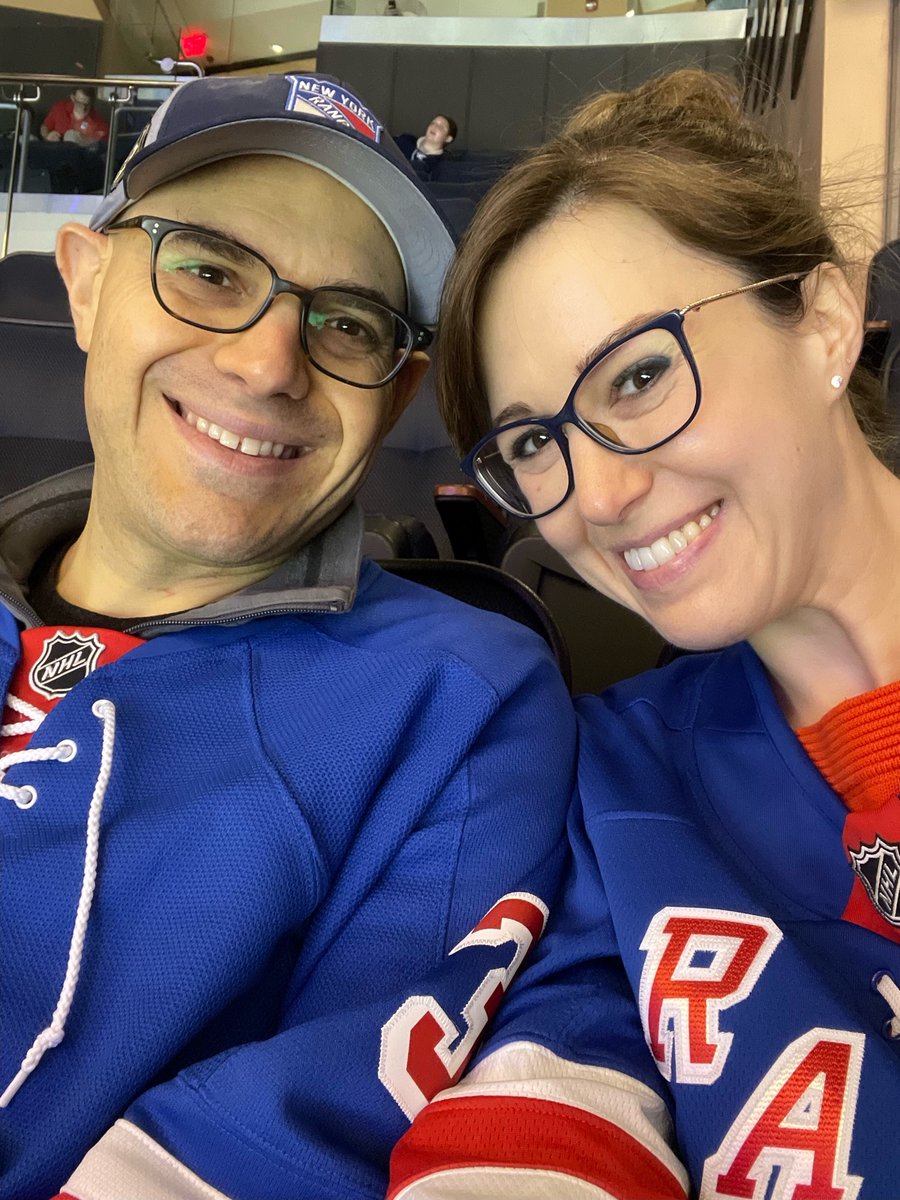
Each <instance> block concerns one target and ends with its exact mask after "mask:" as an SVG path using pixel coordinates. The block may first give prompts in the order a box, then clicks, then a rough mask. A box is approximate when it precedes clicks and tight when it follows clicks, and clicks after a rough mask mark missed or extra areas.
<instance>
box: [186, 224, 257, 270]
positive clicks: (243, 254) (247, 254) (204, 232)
mask: <svg viewBox="0 0 900 1200" xmlns="http://www.w3.org/2000/svg"><path fill="white" fill-rule="evenodd" d="M169 236H170V237H172V238H178V239H179V240H183V241H185V242H187V243H190V242H195V243H197V244H198V245H201V246H202V245H203V244H204V243H205V242H211V241H216V242H221V243H222V246H221V247H217V250H218V251H219V252H220V253H221V254H222V255H223V257H226V258H230V259H231V261H232V262H235V263H254V262H256V261H257V258H258V257H259V256H258V255H255V254H254V253H252V252H251V251H250V250H245V249H244V247H243V246H242V245H240V244H239V243H238V242H237V241H236V240H235V238H234V237H233V236H232V235H231V234H229V233H225V232H224V231H223V230H219V229H210V228H209V226H207V225H203V226H194V227H193V228H191V229H178V230H175V231H174V232H173V233H171V234H169Z"/></svg>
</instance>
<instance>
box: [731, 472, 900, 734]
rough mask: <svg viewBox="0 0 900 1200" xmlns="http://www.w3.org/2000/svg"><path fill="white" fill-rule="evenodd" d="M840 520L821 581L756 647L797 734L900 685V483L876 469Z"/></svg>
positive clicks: (850, 495)
mask: <svg viewBox="0 0 900 1200" xmlns="http://www.w3.org/2000/svg"><path fill="white" fill-rule="evenodd" d="M867 466H868V467H869V469H866V470H864V471H862V472H859V473H856V472H854V473H853V474H852V475H851V478H854V479H855V480H856V482H855V484H854V485H853V486H852V487H851V488H850V489H849V490H847V491H844V493H843V496H842V500H843V503H842V506H841V511H840V512H839V513H832V514H822V526H821V528H822V530H823V537H822V540H823V547H824V543H825V539H826V538H827V542H828V552H827V555H826V553H825V550H824V548H823V558H825V559H826V565H825V569H824V572H823V576H822V578H820V579H819V580H817V581H816V584H815V587H814V588H813V590H812V594H811V595H810V597H809V600H808V602H807V603H804V604H803V605H802V606H800V607H797V608H795V609H794V610H793V611H791V612H790V613H787V614H786V615H785V616H783V617H780V618H779V619H778V620H776V621H773V622H772V623H771V624H769V625H767V626H766V627H765V628H764V629H761V630H760V631H759V632H758V633H757V634H754V635H753V636H751V637H750V639H749V640H750V643H751V645H752V646H753V648H754V649H755V650H756V652H757V654H758V655H759V656H760V658H761V660H762V662H763V664H764V665H765V667H766V669H767V670H768V672H769V674H770V676H771V678H772V682H773V685H774V687H775V692H776V695H777V696H778V698H779V702H780V704H781V707H782V709H783V710H784V713H785V716H786V717H787V719H788V721H789V722H790V723H791V725H792V726H794V727H795V728H797V727H799V726H802V725H808V724H811V723H813V722H814V721H817V720H819V718H820V717H822V716H823V715H824V714H825V713H826V712H828V711H829V709H831V708H833V707H834V706H835V705H836V704H839V703H840V702H841V701H842V700H845V699H846V698H847V697H848V696H857V695H860V694H862V693H863V692H868V691H871V690H872V689H873V688H876V687H882V686H883V685H884V684H887V683H892V682H894V681H895V680H897V679H900V480H898V479H897V478H896V477H895V476H894V475H892V474H891V473H890V472H889V471H887V470H886V469H885V468H883V467H881V466H879V465H877V464H876V463H875V462H874V460H871V459H870V463H869V464H867Z"/></svg>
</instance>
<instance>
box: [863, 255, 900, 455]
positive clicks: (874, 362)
mask: <svg viewBox="0 0 900 1200" xmlns="http://www.w3.org/2000/svg"><path fill="white" fill-rule="evenodd" d="M866 325H867V327H869V329H870V330H871V332H870V334H869V335H868V337H867V346H866V348H865V350H864V354H863V357H864V359H865V360H866V361H867V362H868V365H869V366H870V367H872V368H873V369H874V370H875V371H876V373H877V374H878V377H879V379H880V381H881V390H882V395H883V397H884V404H885V410H886V412H887V414H888V424H889V428H890V431H891V433H892V434H893V435H894V437H895V439H896V441H895V444H894V446H893V448H892V452H891V455H890V461H891V465H892V466H893V468H894V470H895V471H897V470H898V469H900V239H898V240H897V241H893V242H888V243H887V245H886V246H882V248H881V249H880V250H879V251H878V253H877V254H876V255H875V257H874V258H873V259H872V265H871V266H870V268H869V282H868V291H867V295H866Z"/></svg>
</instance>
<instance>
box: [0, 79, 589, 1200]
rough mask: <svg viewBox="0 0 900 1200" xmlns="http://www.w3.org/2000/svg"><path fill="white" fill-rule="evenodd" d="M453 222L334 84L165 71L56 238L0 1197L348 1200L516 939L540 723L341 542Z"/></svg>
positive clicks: (487, 1000) (376, 1192)
mask: <svg viewBox="0 0 900 1200" xmlns="http://www.w3.org/2000/svg"><path fill="white" fill-rule="evenodd" d="M451 249H452V247H451V241H450V238H449V236H448V234H447V232H446V229H445V227H444V225H443V224H442V222H441V220H440V218H439V217H438V216H437V215H436V213H435V211H434V210H433V208H432V207H431V205H430V203H429V201H428V200H427V199H426V198H425V197H424V195H423V193H422V192H421V191H420V189H419V185H418V183H417V182H416V180H415V179H414V177H413V176H412V175H411V174H410V173H409V172H408V170H407V168H406V166H405V164H404V163H403V161H402V158H401V157H400V156H399V154H398V153H397V151H396V150H395V148H394V146H393V143H392V141H391V139H390V138H389V137H387V135H386V134H385V133H384V131H383V128H382V126H381V124H380V122H379V121H378V120H377V118H376V117H375V116H374V115H373V114H372V113H371V112H370V111H369V109H368V108H367V107H366V105H365V104H364V103H363V102H362V101H361V100H360V99H359V98H358V97H357V96H354V95H352V94H351V93H350V92H348V91H347V90H346V89H344V88H342V87H341V86H340V85H339V84H338V83H337V82H336V81H334V80H328V79H327V78H326V77H322V76H314V75H293V76H260V77H249V78H243V79H227V78H213V79H203V80H197V81H195V82H191V83H189V84H186V85H185V86H184V87H182V88H181V89H180V90H178V91H177V92H176V93H175V94H174V95H173V96H172V97H171V98H170V99H169V100H168V101H167V102H166V104H165V105H163V107H162V108H161V109H160V110H159V112H158V113H157V114H156V115H155V116H154V119H153V121H152V122H151V124H150V126H149V127H148V130H147V131H146V132H145V134H144V135H142V138H141V140H140V143H139V145H138V147H137V148H136V151H135V153H134V154H133V156H132V157H131V158H130V160H129V161H128V162H127V163H126V164H125V166H124V167H123V170H122V172H121V177H120V179H119V181H118V183H117V185H116V187H115V189H114V190H113V192H112V193H111V194H110V195H109V196H108V197H107V198H106V199H105V200H104V201H103V202H102V204H101V206H100V208H99V210H98V212H97V214H96V216H95V218H94V221H93V223H92V228H91V229H87V228H85V227H83V226H80V225H68V226H66V227H65V228H64V229H63V230H62V231H61V233H60V236H59V242H58V249H57V261H58V263H59V266H60V270H61V272H62V274H63V277H64V279H65V282H66V284H67V286H68V289H69V295H70V300H71V306H72V313H73V318H74V322H75V328H76V333H77V337H78V340H79V343H80V345H81V346H82V347H83V348H84V349H85V350H87V353H88V358H87V371H86V377H85V401H86V406H87V415H88V425H89V428H90V430H91V435H92V439H93V442H94V449H95V454H96V466H95V469H94V472H93V478H91V476H90V473H89V472H87V471H82V470H79V471H75V472H71V473H68V474H65V475H62V476H57V477H56V478H54V479H53V480H50V481H49V482H47V483H46V484H42V485H39V486H38V487H36V488H32V489H29V490H26V491H25V492H21V493H18V494H17V495H16V496H14V497H12V498H10V499H9V500H7V501H6V502H5V503H4V504H3V505H2V506H0V559H2V563H3V574H4V578H3V580H2V582H0V593H2V595H0V669H2V671H3V673H4V677H5V679H6V680H7V682H6V685H5V686H6V694H7V712H6V720H5V724H4V725H3V727H2V734H3V737H4V745H3V746H2V749H3V751H4V753H3V754H2V757H0V780H2V782H0V799H2V800H3V801H4V804H3V807H2V808H0V820H2V822H3V824H2V839H3V840H2V846H0V854H2V862H3V892H2V902H0V945H2V947H3V964H4V969H3V971H2V972H0V1013H2V1021H3V1025H2V1037H0V1091H2V1094H0V1146H2V1152H0V1194H2V1195H3V1197H4V1200H25V1198H26V1197H28V1198H31V1200H33V1198H34V1197H41V1196H44V1197H49V1196H51V1195H53V1194H54V1193H55V1192H60V1193H61V1194H65V1195H66V1196H72V1197H76V1198H77V1200H121V1198H127V1200H159V1198H160V1197H167V1198H169V1200H173V1198H175V1197H177V1198H178V1200H194V1198H197V1200H199V1198H200V1197H203V1198H204V1200H221V1198H223V1197H229V1198H231V1200H267V1198H270V1197H271V1198H275V1197H279V1198H283V1197H287V1196H298V1197H299V1196H303V1197H304V1198H308V1200H326V1198H331V1197H334V1198H338V1197H340V1198H341V1200H346V1198H347V1197H378V1196H381V1195H382V1193H383V1188H384V1184H385V1178H386V1165H387V1158H388V1153H389V1150H390V1147H391V1145H392V1144H393V1142H394V1141H396V1139H397V1138H398V1137H399V1136H400V1135H401V1133H402V1132H403V1131H404V1129H405V1128H406V1127H407V1125H408V1121H409V1119H410V1118H411V1117H412V1115H414V1113H415V1112H416V1111H418V1110H419V1109H420V1108H421V1107H422V1106H423V1105H424V1103H425V1101H426V1099H427V1098H428V1097H429V1096H431V1095H433V1094H434V1093H435V1092H436V1091H438V1090H439V1089H440V1088H442V1087H444V1086H446V1085H447V1084H448V1083H449V1082H450V1081H451V1080H452V1079H454V1078H456V1076H457V1075H458V1074H459V1072H460V1071H461V1070H462V1067H463V1065H464V1063H465V1061H466V1059H467V1057H468V1055H469V1054H470V1053H471V1050H472V1048H473V1046H474V1042H475V1040H476V1039H477V1037H478V1035H479V1033H480V1031H481V1029H482V1028H483V1026H484V1023H485V1021H486V1018H487V1014H489V1013H490V1012H492V1011H493V1009H494V1007H495V1006H496V1004H497V1002H498V1001H499V999H500V997H501V996H502V993H503V991H504V990H505V988H506V986H507V984H508V983H509V981H510V980H511V978H512V976H513V974H514V973H515V971H516V970H517V968H518V966H519V965H520V963H521V960H522V958H523V956H524V954H525V953H526V952H527V950H528V948H529V946H530V945H531V943H532V942H533V941H534V940H535V938H536V937H537V936H539V934H540V932H541V928H542V926H543V921H544V916H545V912H546V906H547V903H548V901H549V900H550V899H551V898H552V893H553V890H554V887H555V883H556V877H557V875H558V873H559V866H560V863H559V854H560V844H561V841H562V837H561V834H562V823H563V812H564V808H565V806H566V800H567V794H568V792H569V789H570V784H571V781H570V778H569V773H570V761H571V753H572V736H573V731H572V724H571V718H570V715H569V710H568V705H567V700H566V697H565V695H564V694H561V693H562V689H561V687H560V681H559V679H558V678H557V676H556V672H555V669H554V666H553V664H552V662H551V661H549V659H548V656H547V655H546V654H545V653H544V651H543V649H542V647H541V646H540V645H536V644H535V641H534V639H533V637H532V636H531V635H530V634H529V633H528V632H527V631H525V630H524V629H520V628H519V627H516V626H512V625H511V624H509V623H507V622H505V621H502V620H500V619H496V618H494V617H492V616H489V615H488V614H484V613H479V612H476V611H474V610H472V609H469V608H467V607H465V606H462V605H459V604H457V603H455V602H452V601H450V600H447V599H445V598H444V597H441V596H439V595H437V594H436V593H431V592H429V591H426V590H424V589H420V588H418V587H416V586H413V585H410V584H407V583H404V582H401V581H399V580H397V579H395V578H394V577H392V576H389V575H386V574H385V573H383V572H382V571H380V570H379V569H378V568H377V567H376V566H374V564H372V563H363V564H362V566H361V567H360V562H359V553H360V536H361V518H360V514H359V511H358V509H357V507H356V506H355V504H354V502H353V496H354V493H355V492H356V490H357V489H358V487H359V485H360V483H361V482H362V480H363V478H364V476H365V474H366V471H367V470H368V468H369V465H370V463H371V461H372V457H373V455H374V454H375V452H376V449H377V447H378V445H379V443H380V441H381V439H382V437H383V436H384V434H385V433H386V432H387V431H388V429H389V428H390V427H391V425H392V424H393V422H394V421H395V420H396V419H397V417H398V416H399V414H400V412H401V411H402V409H403V407H404V405H405V404H406V403H407V402H408V401H409V399H410V397H411V396H412V395H413V393H414V391H415V388H416V386H417V384H418V382H419V380H420V378H421V376H422V373H423V372H424V370H425V367H426V358H425V355H424V354H423V352H422V348H423V347H424V346H426V345H427V343H428V340H429V333H428V329H427V326H428V324H429V323H431V322H433V320H434V317H435V312H436V308H437V300H438V294H439V289H440V285H441V280H442V276H443V272H444V269H445V267H446V265H447V262H448V259H449V257H450V254H451Z"/></svg>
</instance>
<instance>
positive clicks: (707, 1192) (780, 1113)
mask: <svg viewBox="0 0 900 1200" xmlns="http://www.w3.org/2000/svg"><path fill="white" fill-rule="evenodd" d="M864 1044H865V1037H864V1035H863V1034H861V1033H848V1032H847V1031H846V1030H843V1029H811V1030H810V1031H809V1033H806V1034H804V1035H803V1037H800V1038H797V1040H796V1041H795V1042H792V1043H791V1044H790V1046H788V1048H787V1049H786V1050H785V1051H784V1053H783V1054H782V1055H781V1056H780V1058H779V1059H778V1061H777V1062H776V1063H775V1065H774V1066H773V1067H772V1069H771V1070H770V1071H769V1073H768V1074H767V1075H766V1077H765V1079H764V1080H763V1081H762V1083H760V1085H759V1086H758V1087H757V1089H756V1091H755V1092H754V1093H753V1095H752V1096H751V1097H750V1099H749V1100H748V1101H747V1103H746V1104H745V1105H744V1107H743V1109H742V1110H741V1112H740V1114H739V1115H738V1117H737V1120H736V1121H735V1122H734V1124H733V1125H732V1126H731V1129H729V1131H728V1133H727V1134H726V1135H725V1138H724V1140H723V1142H722V1145H721V1146H720V1147H719V1149H718V1150H717V1151H716V1153H715V1154H713V1155H712V1156H711V1157H710V1158H708V1159H707V1160H706V1164H705V1166H704V1170H703V1185H702V1187H701V1189H700V1194H701V1195H702V1196H703V1197H704V1200H706V1198H707V1197H708V1200H725V1198H726V1197H727V1198H728V1200H731V1197H740V1200H763V1198H764V1197H765V1198H766V1200H768V1198H769V1197H770V1196H771V1200H855V1197H856V1196H857V1195H858V1193H859V1189H860V1187H861V1186H862V1182H863V1180H862V1176H860V1175H849V1174H848V1173H847V1166H848V1163H849V1160H850V1142H851V1139H852V1136H853V1122H854V1118H855V1116H856V1100H857V1096H858V1093H859V1075H860V1070H861V1067H862V1057H863V1047H864ZM776 1167H777V1168H778V1176H777V1180H776V1182H775V1188H774V1191H772V1192H770V1191H769V1187H770V1182H771V1178H772V1172H773V1170H774V1169H775V1168H776Z"/></svg>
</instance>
